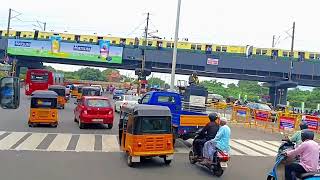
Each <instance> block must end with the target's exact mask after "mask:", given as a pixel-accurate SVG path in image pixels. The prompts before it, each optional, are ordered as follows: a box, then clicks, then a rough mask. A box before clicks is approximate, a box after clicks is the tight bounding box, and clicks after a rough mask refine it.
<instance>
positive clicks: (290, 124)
mask: <svg viewBox="0 0 320 180" xmlns="http://www.w3.org/2000/svg"><path fill="white" fill-rule="evenodd" d="M295 122H296V119H295V118H293V117H285V116H281V117H280V129H282V130H294V125H295Z"/></svg>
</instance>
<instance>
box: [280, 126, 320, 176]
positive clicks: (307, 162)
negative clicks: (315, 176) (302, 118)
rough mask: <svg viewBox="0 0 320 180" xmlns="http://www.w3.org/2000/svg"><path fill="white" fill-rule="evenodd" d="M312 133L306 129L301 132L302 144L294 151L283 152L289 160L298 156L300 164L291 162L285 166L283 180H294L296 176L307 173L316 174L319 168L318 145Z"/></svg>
mask: <svg viewBox="0 0 320 180" xmlns="http://www.w3.org/2000/svg"><path fill="white" fill-rule="evenodd" d="M313 139H314V132H313V131H311V130H308V129H304V130H302V131H301V140H302V143H301V144H300V146H298V147H297V148H296V149H293V150H290V151H287V152H284V153H283V154H284V155H285V156H287V157H289V158H292V157H296V156H300V163H298V162H292V163H290V164H287V165H286V166H285V179H286V180H296V179H297V178H296V176H299V175H300V174H302V173H307V172H316V171H318V170H319V169H320V168H319V150H320V149H319V148H320V147H319V145H318V143H317V142H315V141H314V140H313Z"/></svg>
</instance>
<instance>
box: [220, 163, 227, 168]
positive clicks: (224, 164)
mask: <svg viewBox="0 0 320 180" xmlns="http://www.w3.org/2000/svg"><path fill="white" fill-rule="evenodd" d="M220 166H221V167H222V168H226V167H228V163H227V162H220Z"/></svg>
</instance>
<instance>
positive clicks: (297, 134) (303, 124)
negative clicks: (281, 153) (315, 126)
mask: <svg viewBox="0 0 320 180" xmlns="http://www.w3.org/2000/svg"><path fill="white" fill-rule="evenodd" d="M299 126H300V130H299V131H296V132H295V133H294V134H293V135H292V136H291V137H289V138H288V139H285V140H289V141H290V142H293V143H295V144H296V145H300V144H301V143H302V140H301V131H302V130H304V129H308V124H307V123H306V122H305V121H301V123H300V125H299Z"/></svg>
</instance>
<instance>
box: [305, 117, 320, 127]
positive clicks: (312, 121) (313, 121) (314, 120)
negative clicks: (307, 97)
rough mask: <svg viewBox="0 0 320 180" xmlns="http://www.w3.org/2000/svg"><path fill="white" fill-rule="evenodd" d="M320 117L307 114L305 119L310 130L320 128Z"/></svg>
mask: <svg viewBox="0 0 320 180" xmlns="http://www.w3.org/2000/svg"><path fill="white" fill-rule="evenodd" d="M319 119H320V118H319V117H317V116H309V115H306V116H305V117H304V118H303V120H304V121H305V122H306V123H307V124H308V129H310V130H317V129H318V123H319Z"/></svg>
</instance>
